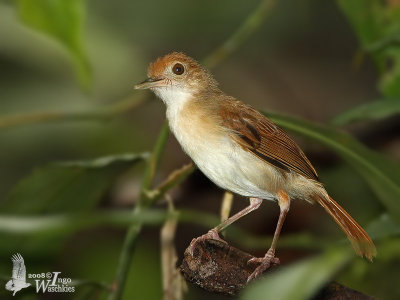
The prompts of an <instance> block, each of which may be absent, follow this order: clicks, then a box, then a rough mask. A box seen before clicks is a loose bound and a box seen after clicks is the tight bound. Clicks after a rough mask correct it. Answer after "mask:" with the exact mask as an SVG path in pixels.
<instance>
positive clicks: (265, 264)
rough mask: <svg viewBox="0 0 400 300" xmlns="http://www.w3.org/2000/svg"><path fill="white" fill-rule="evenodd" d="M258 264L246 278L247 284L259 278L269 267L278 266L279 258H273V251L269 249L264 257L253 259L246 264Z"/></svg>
mask: <svg viewBox="0 0 400 300" xmlns="http://www.w3.org/2000/svg"><path fill="white" fill-rule="evenodd" d="M253 262H255V263H260V265H259V266H258V267H257V268H256V269H255V270H254V272H253V273H251V275H250V276H249V277H248V278H247V283H249V282H250V281H252V280H253V279H255V278H257V277H259V276H260V275H261V274H262V273H264V271H265V270H267V269H269V268H270V267H271V265H273V264H275V265H279V264H280V261H279V258H277V257H275V250H274V249H272V248H270V249H269V250H268V252H267V253H266V254H265V256H264V257H255V258H252V259H250V260H249V261H248V263H253Z"/></svg>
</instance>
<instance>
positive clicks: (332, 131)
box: [266, 113, 400, 219]
mask: <svg viewBox="0 0 400 300" xmlns="http://www.w3.org/2000/svg"><path fill="white" fill-rule="evenodd" d="M266 115H267V116H268V117H270V118H271V119H272V120H273V121H274V122H275V123H276V124H278V125H279V126H281V127H283V128H286V129H288V130H290V131H292V132H295V133H298V134H300V135H303V136H305V137H307V138H310V139H313V140H315V141H317V142H319V143H320V144H323V145H325V146H327V147H328V148H330V149H331V150H333V151H335V153H336V154H338V155H339V156H340V157H341V158H342V159H344V160H345V161H346V162H347V163H348V164H349V165H350V166H352V167H353V168H354V169H355V170H356V171H358V173H359V174H360V175H361V176H362V177H363V178H364V179H365V180H366V181H367V183H368V184H369V185H370V186H371V188H372V190H373V191H374V192H375V194H376V195H377V196H378V198H379V199H380V201H381V202H382V204H383V205H384V206H385V207H386V208H387V210H388V212H389V213H390V214H391V215H392V216H393V217H395V218H396V219H400V166H399V164H398V163H396V162H394V161H392V160H390V159H388V158H387V157H385V156H383V155H381V154H379V153H377V152H375V151H372V150H370V149H368V148H367V147H365V146H364V145H362V144H361V143H359V142H358V141H357V140H355V139H354V138H353V137H352V136H350V135H349V134H347V133H345V132H343V131H340V130H338V129H336V128H333V127H330V126H327V125H321V124H316V123H312V122H310V121H305V120H301V119H298V118H294V117H289V116H283V115H278V114H271V113H268V114H266Z"/></svg>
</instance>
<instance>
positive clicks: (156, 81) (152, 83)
mask: <svg viewBox="0 0 400 300" xmlns="http://www.w3.org/2000/svg"><path fill="white" fill-rule="evenodd" d="M161 86H166V82H165V79H163V78H147V79H146V80H145V81H143V82H141V83H138V84H136V85H135V90H144V89H149V88H153V87H161Z"/></svg>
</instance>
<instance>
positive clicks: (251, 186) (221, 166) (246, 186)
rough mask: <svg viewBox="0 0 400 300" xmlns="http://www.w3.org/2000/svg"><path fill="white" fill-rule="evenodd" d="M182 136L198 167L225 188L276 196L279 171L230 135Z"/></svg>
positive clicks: (185, 147)
mask: <svg viewBox="0 0 400 300" xmlns="http://www.w3.org/2000/svg"><path fill="white" fill-rule="evenodd" d="M178 140H179V142H180V143H181V145H182V147H183V149H184V151H185V152H186V153H187V154H188V155H189V156H190V157H191V158H192V159H193V161H194V162H195V164H196V165H197V166H198V168H199V169H200V170H201V171H202V172H203V173H204V174H205V175H206V176H207V177H208V178H209V179H210V180H211V181H212V182H214V183H215V184H216V185H218V186H220V187H221V188H223V189H225V190H228V191H232V192H234V193H237V194H239V195H242V196H246V197H258V198H262V199H273V198H274V197H275V194H276V192H277V188H276V182H277V180H278V178H276V176H277V175H276V173H277V172H276V171H275V170H274V169H273V167H270V166H269V165H268V164H266V163H264V162H263V161H261V160H260V159H258V158H257V157H255V156H254V155H253V154H251V153H249V152H246V151H245V150H243V149H242V148H241V147H240V146H239V145H237V144H235V143H234V142H233V141H231V140H230V138H229V137H228V136H226V137H210V136H208V137H207V139H204V138H203V137H202V136H197V137H193V136H192V137H191V139H188V140H185V139H184V138H183V139H181V140H180V139H179V138H178ZM187 141H189V142H187Z"/></svg>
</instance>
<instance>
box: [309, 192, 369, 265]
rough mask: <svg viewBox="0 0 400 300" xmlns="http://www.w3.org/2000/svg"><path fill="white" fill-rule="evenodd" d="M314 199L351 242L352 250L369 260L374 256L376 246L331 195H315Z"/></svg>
mask: <svg viewBox="0 0 400 300" xmlns="http://www.w3.org/2000/svg"><path fill="white" fill-rule="evenodd" d="M314 199H315V200H316V201H317V202H318V203H319V204H320V205H321V206H322V207H323V208H325V210H326V211H327V212H328V213H329V214H330V215H331V216H332V218H333V219H334V220H335V221H336V223H337V224H338V225H339V226H340V227H341V228H342V230H343V231H344V233H345V234H346V235H347V238H348V239H349V241H350V242H351V244H352V246H353V248H354V251H355V252H356V253H357V254H358V255H359V256H361V257H363V256H364V257H366V258H368V259H369V260H370V261H372V258H373V257H374V256H376V248H375V245H374V243H373V242H372V240H371V238H370V237H369V236H368V234H367V233H366V232H365V231H364V229H362V227H361V226H360V225H358V223H357V222H356V221H355V220H354V219H353V218H352V217H351V216H350V215H349V214H348V213H347V212H346V211H345V210H344V209H343V208H342V207H341V206H340V205H339V204H337V203H336V201H335V200H333V199H332V198H331V197H329V196H327V197H324V196H319V195H318V196H315V197H314Z"/></svg>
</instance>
